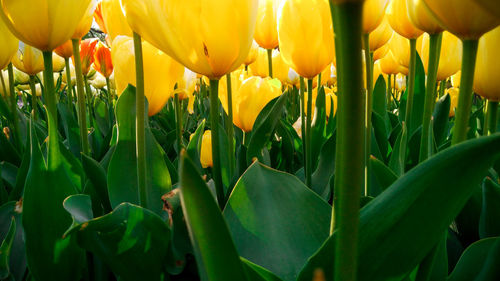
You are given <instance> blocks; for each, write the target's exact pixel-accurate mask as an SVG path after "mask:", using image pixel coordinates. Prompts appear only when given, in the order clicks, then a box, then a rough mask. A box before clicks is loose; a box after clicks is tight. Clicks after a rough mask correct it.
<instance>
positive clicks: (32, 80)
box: [30, 75, 38, 121]
mask: <svg viewBox="0 0 500 281" xmlns="http://www.w3.org/2000/svg"><path fill="white" fill-rule="evenodd" d="M30 89H31V107H32V109H33V120H35V121H36V119H37V114H36V111H37V108H38V96H37V95H36V79H35V76H33V75H30Z"/></svg>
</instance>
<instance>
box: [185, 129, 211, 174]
mask: <svg viewBox="0 0 500 281" xmlns="http://www.w3.org/2000/svg"><path fill="white" fill-rule="evenodd" d="M205 123H206V122H205V120H203V121H201V123H200V125H199V126H198V128H196V131H195V132H194V134H193V135H192V138H191V140H190V141H189V143H188V145H187V147H186V151H187V153H188V155H189V158H191V159H193V161H194V164H195V165H196V167H197V168H198V171H199V172H201V171H202V170H203V168H202V167H201V163H200V155H201V143H202V141H201V140H202V138H203V133H204V132H205Z"/></svg>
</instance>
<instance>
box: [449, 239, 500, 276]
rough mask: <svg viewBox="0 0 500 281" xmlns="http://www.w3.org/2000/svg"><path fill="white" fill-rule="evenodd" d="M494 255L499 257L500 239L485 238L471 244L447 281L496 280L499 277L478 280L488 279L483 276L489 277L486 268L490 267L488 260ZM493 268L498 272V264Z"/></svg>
mask: <svg viewBox="0 0 500 281" xmlns="http://www.w3.org/2000/svg"><path fill="white" fill-rule="evenodd" d="M490 255H491V257H490ZM494 255H496V256H497V257H498V256H499V255H500V238H486V239H482V240H479V241H477V242H475V243H473V244H471V245H470V246H469V247H468V248H467V249H465V251H464V253H463V254H462V256H461V257H460V260H459V261H458V263H457V265H456V266H455V269H454V270H453V272H452V273H451V274H450V276H449V278H448V281H470V280H491V281H494V280H498V277H500V275H496V278H485V279H480V278H479V277H480V276H481V275H483V277H488V276H484V275H485V274H486V275H490V274H488V273H489V272H487V271H488V270H489V267H488V266H491V265H488V259H490V258H493V256H494ZM497 261H498V259H497ZM494 266H495V267H496V268H497V271H498V262H497V264H496V265H494ZM483 271H484V272H483ZM497 274H500V272H497Z"/></svg>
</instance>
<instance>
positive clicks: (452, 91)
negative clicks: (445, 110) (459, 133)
mask: <svg viewBox="0 0 500 281" xmlns="http://www.w3.org/2000/svg"><path fill="white" fill-rule="evenodd" d="M446 94H448V95H450V114H449V117H450V118H451V117H455V111H456V109H457V106H458V96H459V95H458V94H459V89H458V88H449V89H447V90H446Z"/></svg>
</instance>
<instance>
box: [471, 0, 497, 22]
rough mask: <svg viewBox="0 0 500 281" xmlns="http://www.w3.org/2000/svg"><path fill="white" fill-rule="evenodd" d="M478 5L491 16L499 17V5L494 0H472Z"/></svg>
mask: <svg viewBox="0 0 500 281" xmlns="http://www.w3.org/2000/svg"><path fill="white" fill-rule="evenodd" d="M473 1H474V2H476V3H477V4H478V5H479V6H481V7H482V8H483V9H484V10H485V11H486V12H489V13H490V14H492V15H493V16H495V17H497V19H500V5H498V1H496V0H473Z"/></svg>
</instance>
